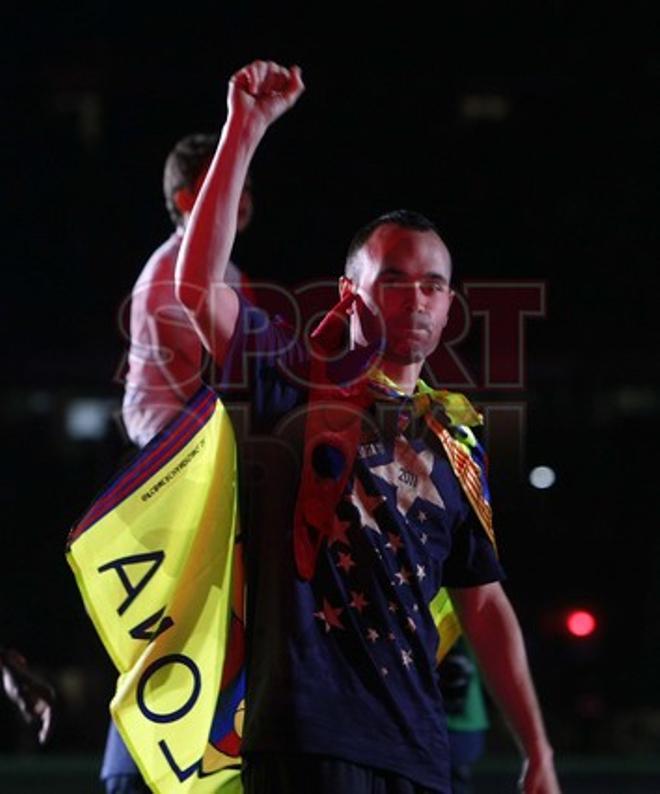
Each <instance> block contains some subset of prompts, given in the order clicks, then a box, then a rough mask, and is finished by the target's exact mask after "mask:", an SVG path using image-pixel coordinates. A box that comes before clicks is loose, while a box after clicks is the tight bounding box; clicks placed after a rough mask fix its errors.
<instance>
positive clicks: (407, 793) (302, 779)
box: [242, 753, 449, 794]
mask: <svg viewBox="0 0 660 794" xmlns="http://www.w3.org/2000/svg"><path fill="white" fill-rule="evenodd" d="M242 777H243V788H244V794H449V789H446V790H445V791H442V790H440V789H430V788H426V787H424V786H418V785H416V784H415V783H413V782H412V781H410V780H408V779H406V778H403V777H400V776H399V775H396V774H394V773H393V772H386V771H384V770H381V769H371V768H369V767H364V766H360V765H358V764H351V763H349V762H347V761H340V760H339V759H336V758H327V757H325V756H318V755H303V754H295V753H290V754H279V753H277V754H276V753H272V754H271V753H255V754H254V755H250V756H249V757H247V758H244V759H243V774H242Z"/></svg>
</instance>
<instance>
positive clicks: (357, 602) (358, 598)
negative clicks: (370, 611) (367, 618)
mask: <svg viewBox="0 0 660 794" xmlns="http://www.w3.org/2000/svg"><path fill="white" fill-rule="evenodd" d="M351 598H352V601H351V603H350V604H349V606H351V607H353V609H357V611H358V612H359V613H360V614H362V610H363V609H365V608H366V607H368V606H369V602H368V601H367V599H366V598H365V597H364V593H358V592H357V591H355V590H351Z"/></svg>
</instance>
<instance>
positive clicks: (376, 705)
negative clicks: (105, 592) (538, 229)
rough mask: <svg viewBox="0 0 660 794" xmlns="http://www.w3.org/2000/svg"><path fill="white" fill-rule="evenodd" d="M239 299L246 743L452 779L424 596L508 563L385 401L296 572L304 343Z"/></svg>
mask: <svg viewBox="0 0 660 794" xmlns="http://www.w3.org/2000/svg"><path fill="white" fill-rule="evenodd" d="M240 302H241V309H240V314H239V317H238V321H237V328H236V332H235V334H234V338H233V339H232V342H231V345H230V349H229V352H228V355H227V357H226V359H225V364H224V369H223V382H224V383H225V384H227V383H232V384H233V385H234V386H237V385H238V386H241V387H242V393H243V395H244V396H245V395H247V397H246V399H244V400H241V398H240V396H239V393H238V392H237V391H236V389H233V390H232V389H228V390H226V391H223V389H222V388H220V391H221V393H222V396H223V397H224V399H225V402H226V404H227V406H228V408H229V410H230V413H231V415H232V419H233V421H234V426H235V429H236V433H237V439H238V442H239V457H240V469H241V480H240V486H239V488H240V492H241V504H242V510H241V518H242V529H243V531H244V533H245V548H246V566H247V581H248V595H247V622H246V628H247V643H248V644H247V654H248V656H247V658H248V662H247V696H246V716H245V723H244V729H243V748H242V752H243V753H244V755H246V756H249V754H250V753H256V752H289V753H290V752H294V753H295V752H300V753H315V754H321V755H325V756H331V757H337V758H341V759H344V760H347V761H351V762H354V763H358V764H362V765H365V766H370V767H374V768H378V769H384V770H390V771H393V772H395V773H397V774H400V775H403V776H405V777H407V778H409V779H410V780H412V781H414V782H416V783H418V784H420V785H422V786H427V787H429V788H431V789H433V790H434V791H435V790H437V791H438V792H449V791H450V784H449V750H448V741H447V733H446V726H445V717H444V711H443V707H442V698H441V695H440V691H439V687H438V681H437V676H436V662H435V656H436V651H437V647H438V642H439V638H438V632H437V629H436V627H435V624H434V622H433V619H432V617H431V615H430V612H429V603H430V601H431V599H432V598H433V597H434V596H435V595H436V593H437V592H438V589H439V588H440V587H441V586H442V585H445V586H449V587H469V586H474V585H480V584H485V583H487V582H492V581H497V580H500V579H501V578H503V572H502V569H501V567H500V565H499V563H498V561H497V559H496V556H495V554H494V551H493V548H492V546H491V544H490V542H489V541H488V539H487V537H486V535H485V533H484V531H483V529H482V528H481V527H480V525H479V523H478V520H477V518H476V516H475V515H474V513H473V511H472V509H471V507H470V506H469V503H468V502H467V499H466V497H465V495H464V493H463V491H462V489H461V487H460V484H459V483H458V481H457V479H456V477H455V476H454V474H453V472H452V470H451V467H450V465H449V462H448V460H447V458H446V456H445V454H444V452H443V450H442V446H441V445H440V443H439V441H438V440H437V438H435V436H434V435H433V433H431V432H430V431H429V430H428V429H427V428H426V425H425V423H423V422H419V423H414V422H413V423H409V424H408V425H407V426H404V423H402V421H401V416H400V415H398V416H394V417H392V408H391V406H389V405H388V411H385V412H380V411H379V410H378V407H377V406H376V408H375V410H373V411H372V412H371V414H370V415H369V416H367V417H366V418H365V421H364V423H363V434H362V438H361V442H360V445H359V447H358V450H357V456H356V460H355V465H354V469H353V472H352V476H351V477H350V478H349V481H348V484H347V487H346V490H345V492H344V494H343V498H342V499H341V500H340V502H339V504H338V507H337V517H338V519H339V520H338V521H337V522H335V531H334V533H333V535H332V536H331V537H330V538H328V539H327V541H324V542H323V544H322V546H321V550H320V553H319V556H318V559H317V563H316V571H315V574H314V576H313V577H312V579H311V580H310V581H304V580H302V579H301V578H300V577H299V576H298V575H297V572H296V567H295V560H294V554H293V515H294V509H295V504H296V498H297V494H298V488H299V480H300V461H301V453H302V442H303V438H304V428H305V415H306V412H305V408H306V400H307V390H306V388H305V386H304V384H303V383H301V382H299V381H297V377H298V375H297V374H296V373H299V372H300V367H299V366H298V365H299V364H300V363H302V362H304V358H305V353H304V349H303V347H302V345H300V344H297V343H294V342H292V337H291V334H290V332H289V331H288V330H287V329H285V328H284V327H283V326H280V325H278V324H277V323H271V322H270V321H269V320H268V318H267V317H266V315H265V314H264V313H263V312H261V311H260V310H258V309H255V308H254V307H253V306H251V305H250V304H249V303H248V302H246V301H245V300H244V299H240ZM403 407H404V404H403V403H402V406H401V408H402V409H403ZM395 410H396V412H397V413H398V412H399V407H398V406H397V407H396V409H395ZM379 414H380V415H379ZM422 426H423V427H422ZM402 428H403V429H402ZM425 431H426V432H425Z"/></svg>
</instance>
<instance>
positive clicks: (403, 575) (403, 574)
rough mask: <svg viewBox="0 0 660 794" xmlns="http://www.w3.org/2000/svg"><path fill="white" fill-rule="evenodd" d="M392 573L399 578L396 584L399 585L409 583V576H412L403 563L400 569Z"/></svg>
mask: <svg viewBox="0 0 660 794" xmlns="http://www.w3.org/2000/svg"><path fill="white" fill-rule="evenodd" d="M394 575H395V576H396V578H397V579H398V580H399V581H398V582H397V584H400V585H402V584H410V577H411V576H412V573H411V572H410V571H409V570H408V569H407V568H406V566H405V565H404V566H403V568H401V570H400V571H397V573H395V574H394Z"/></svg>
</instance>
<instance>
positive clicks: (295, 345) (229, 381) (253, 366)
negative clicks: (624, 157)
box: [215, 292, 305, 424]
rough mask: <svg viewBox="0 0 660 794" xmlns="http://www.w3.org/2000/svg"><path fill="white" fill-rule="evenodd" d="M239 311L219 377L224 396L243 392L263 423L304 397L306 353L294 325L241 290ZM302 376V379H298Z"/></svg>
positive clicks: (218, 383) (216, 385)
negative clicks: (268, 311)
mask: <svg viewBox="0 0 660 794" xmlns="http://www.w3.org/2000/svg"><path fill="white" fill-rule="evenodd" d="M237 297H238V300H239V313H238V317H237V319H236V325H235V328H234V334H233V336H232V338H231V340H230V342H229V345H228V348H227V352H226V354H225V357H224V361H223V362H222V364H221V365H220V366H219V371H218V372H217V373H216V377H215V388H216V389H217V391H219V392H220V394H221V396H222V397H223V398H226V397H231V396H233V397H237V398H239V399H240V398H241V397H245V398H247V399H248V400H249V402H250V404H251V405H252V409H253V416H255V417H258V422H259V424H262V423H266V424H267V423H268V422H269V421H270V420H272V418H273V417H274V416H276V415H280V414H282V413H285V412H286V411H288V410H291V409H292V408H293V407H294V406H295V405H296V404H298V403H299V402H300V401H301V400H302V399H303V396H304V395H303V389H301V388H300V385H304V377H302V375H301V374H300V373H302V372H303V371H304V367H305V352H304V348H303V345H302V343H301V342H300V341H299V340H297V339H296V335H295V331H294V329H292V328H290V327H289V326H288V325H286V324H285V323H284V322H281V321H280V320H278V319H277V318H275V319H273V320H271V318H270V317H269V316H268V314H267V313H266V312H264V311H263V310H262V309H259V308H257V307H256V306H254V304H252V303H250V301H249V300H247V299H246V298H245V296H243V295H241V293H240V292H237ZM296 377H299V383H297V382H296Z"/></svg>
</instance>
